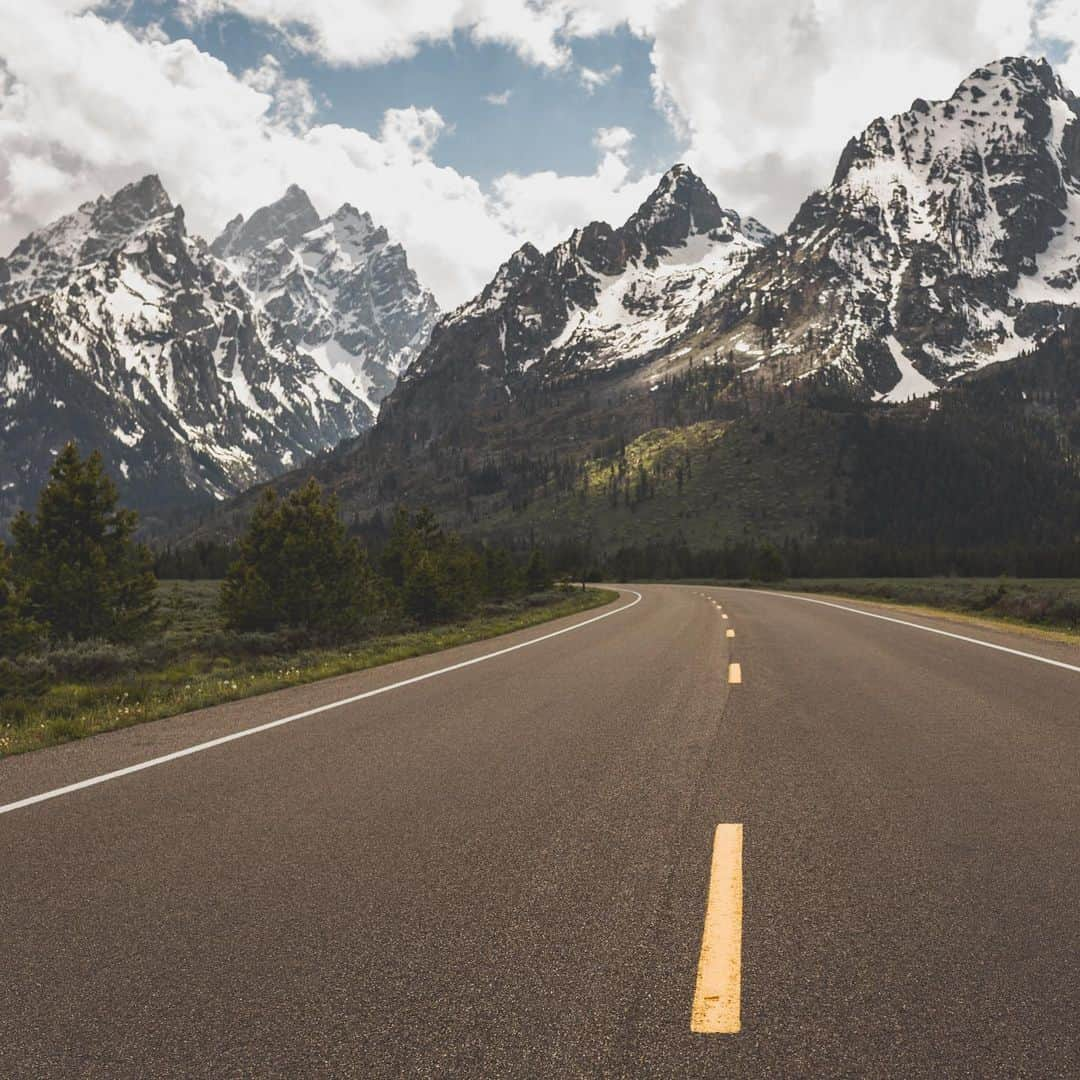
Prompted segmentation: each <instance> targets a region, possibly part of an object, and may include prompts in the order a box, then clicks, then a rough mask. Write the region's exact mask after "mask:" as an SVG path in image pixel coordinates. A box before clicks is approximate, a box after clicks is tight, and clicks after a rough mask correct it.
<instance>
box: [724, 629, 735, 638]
mask: <svg viewBox="0 0 1080 1080" xmlns="http://www.w3.org/2000/svg"><path fill="white" fill-rule="evenodd" d="M726 636H727V637H734V636H735V631H734V630H729V631H728V632H727V635H726Z"/></svg>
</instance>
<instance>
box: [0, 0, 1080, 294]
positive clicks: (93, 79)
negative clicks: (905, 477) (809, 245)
mask: <svg viewBox="0 0 1080 1080" xmlns="http://www.w3.org/2000/svg"><path fill="white" fill-rule="evenodd" d="M0 19H2V20H3V21H2V23H0V25H3V27H4V34H3V35H0V252H3V251H5V250H10V248H11V247H12V246H14V244H15V243H16V242H17V241H18V240H19V239H20V238H21V237H23V236H25V235H26V233H27V232H29V231H30V230H31V229H33V228H35V227H37V226H39V225H41V224H44V223H45V222H47V221H50V220H53V219H54V218H56V217H57V216H59V215H60V214H62V213H65V212H67V211H70V210H71V209H72V208H73V207H74V206H75V205H77V204H78V203H79V202H81V201H84V200H87V199H92V198H95V197H97V196H98V195H100V194H102V193H103V192H108V191H112V190H115V189H116V188H118V187H120V186H121V185H123V184H125V183H128V182H130V181H131V180H133V179H137V178H138V177H139V176H141V175H144V174H145V173H148V172H156V173H158V174H159V175H160V176H161V178H162V181H163V182H164V184H165V186H166V188H167V190H168V191H169V192H170V194H171V195H172V197H173V199H174V200H175V201H176V202H178V203H180V204H181V205H183V207H184V210H185V213H186V221H187V223H188V227H189V228H190V229H191V230H192V231H193V232H196V233H199V234H201V235H204V236H213V235H214V234H215V233H216V232H217V231H218V230H219V229H220V228H221V227H222V226H223V225H224V223H225V222H226V221H227V220H228V219H229V218H231V217H233V216H234V215H235V214H236V213H238V212H240V213H243V214H250V213H251V212H252V211H253V210H255V209H256V208H257V207H259V206H261V205H264V204H265V203H267V202H270V201H271V200H273V199H275V198H277V197H278V196H280V194H281V193H282V192H283V191H284V189H285V188H286V187H287V186H288V185H289V184H290V183H299V184H300V185H301V186H302V187H304V188H305V189H306V190H307V191H308V193H309V195H310V196H311V198H312V200H313V201H314V203H315V205H316V207H317V208H318V209H319V210H320V212H322V213H330V212H332V211H333V210H334V209H336V207H337V206H339V205H340V204H341V203H342V202H345V201H348V202H351V203H353V204H354V205H356V206H358V207H361V208H363V209H366V210H369V211H370V212H371V213H372V215H373V216H374V217H375V219H376V220H378V221H379V222H381V223H382V224H384V225H386V227H387V228H388V229H389V230H390V232H391V234H392V235H393V236H395V237H396V238H397V239H399V240H401V241H402V243H403V244H404V245H405V248H406V250H407V252H408V255H409V259H410V262H411V263H412V264H413V265H414V266H415V267H416V269H417V271H418V273H419V275H420V277H421V279H422V280H423V281H424V282H425V284H427V285H428V286H429V287H430V288H432V289H433V290H434V291H435V294H436V297H437V298H438V299H439V301H440V303H442V304H443V305H444V306H452V305H454V304H457V303H460V302H461V301H463V300H465V299H467V298H468V297H469V296H471V295H473V294H474V293H475V292H476V291H477V290H479V289H480V288H481V287H482V286H483V285H484V284H485V283H486V282H487V281H488V280H489V279H490V277H491V275H492V274H493V273H494V272H495V270H496V269H497V267H498V265H499V264H500V263H501V262H502V261H503V260H505V259H506V258H507V257H508V256H509V255H510V254H511V252H512V251H514V249H515V248H517V247H519V246H520V245H521V244H522V243H523V242H525V241H530V242H532V243H534V244H536V245H537V246H538V247H540V248H546V247H549V246H550V245H552V244H554V243H556V242H557V241H559V240H561V239H563V238H564V237H565V236H567V235H568V234H569V233H570V232H571V231H572V230H573V229H574V228H575V227H577V226H580V225H583V224H585V223H587V222H588V221H591V220H595V219H598V218H599V219H604V220H607V221H610V222H613V223H619V222H621V221H623V220H625V218H626V217H627V216H628V215H629V214H631V213H632V212H633V211H634V210H635V209H636V207H637V206H638V205H639V204H640V203H641V201H642V200H643V199H644V198H645V197H646V196H647V195H648V193H649V191H650V190H651V189H652V187H653V186H654V185H655V183H656V181H657V180H658V178H659V175H660V173H661V172H662V171H663V170H664V169H666V168H667V167H668V166H669V165H671V164H672V163H674V162H675V161H685V162H687V163H688V164H689V165H690V166H691V167H692V168H693V169H695V171H697V172H698V173H699V174H700V175H701V176H702V178H703V179H704V180H705V181H706V183H707V184H708V185H709V186H710V187H711V188H712V190H713V191H714V192H715V193H716V195H717V198H718V199H719V200H720V202H721V203H722V204H723V205H724V206H727V207H731V208H732V209H734V210H736V211H738V212H739V213H743V214H752V215H754V216H755V217H757V218H759V219H760V220H761V221H763V222H764V223H765V224H766V225H768V226H770V227H771V228H773V229H776V230H781V229H783V228H784V227H785V226H786V225H787V223H788V222H789V221H790V219H791V217H792V215H793V214H794V213H795V212H796V210H797V209H798V207H799V205H800V204H801V202H802V201H803V200H804V199H805V198H806V197H807V195H809V194H810V193H811V192H812V191H813V190H814V189H815V188H817V187H820V186H823V185H825V184H827V183H828V181H829V177H830V176H831V175H832V172H833V170H834V168H835V165H836V161H837V158H838V156H839V154H840V152H841V150H842V149H843V146H844V144H845V143H846V142H847V141H848V139H849V138H850V137H851V136H853V135H856V134H858V132H860V131H861V130H862V129H863V128H864V127H865V126H866V125H867V124H868V123H869V122H870V121H871V120H873V119H874V117H876V116H879V115H891V114H893V113H895V112H898V111H900V110H902V109H905V108H907V107H908V105H909V104H910V102H911V101H912V99H913V98H915V97H925V98H930V99H934V98H943V97H948V96H949V95H950V94H951V93H952V92H953V90H954V89H955V88H956V86H957V85H958V84H959V82H960V81H961V80H962V79H963V78H965V77H966V76H967V75H968V74H969V73H970V72H971V71H972V70H973V69H974V68H976V67H978V66H981V65H983V64H985V63H988V62H990V61H993V60H994V59H996V58H999V57H1001V56H1004V55H1009V54H1017V53H1024V52H1034V53H1045V54H1047V55H1049V56H1051V58H1052V59H1053V60H1054V61H1055V62H1056V63H1058V64H1059V65H1060V66H1059V71H1060V73H1061V74H1062V76H1063V78H1064V79H1065V81H1066V83H1067V84H1069V85H1072V86H1073V87H1075V88H1077V89H1080V45H1078V43H1080V0H906V2H905V3H904V4H902V5H901V4H897V3H895V0H762V2H759V3H755V4H749V3H747V2H746V0H347V2H345V0H35V2H34V3H33V4H28V3H27V2H26V0H0ZM267 57H270V58H271V59H270V60H267ZM507 94H508V96H507V97H506V99H505V104H503V105H498V104H492V103H491V101H490V100H489V99H491V98H496V99H497V98H498V97H499V96H500V95H507Z"/></svg>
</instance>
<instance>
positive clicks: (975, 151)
mask: <svg viewBox="0 0 1080 1080" xmlns="http://www.w3.org/2000/svg"><path fill="white" fill-rule="evenodd" d="M1078 261H1080V102H1078V100H1077V98H1076V97H1074V96H1073V94H1071V93H1070V92H1069V91H1068V90H1066V89H1065V88H1064V87H1063V86H1062V84H1061V82H1060V80H1059V79H1058V78H1057V77H1056V76H1055V75H1054V73H1053V71H1052V70H1051V69H1050V67H1049V66H1048V65H1047V64H1046V62H1045V61H1042V60H1030V59H1026V58H1008V59H1005V60H1001V61H999V62H997V63H994V64H990V65H988V66H987V67H985V68H980V69H979V70H977V71H975V72H974V73H973V74H972V75H971V76H970V77H969V78H967V79H965V80H964V81H963V82H962V83H961V84H960V86H959V87H958V88H957V90H956V92H955V93H954V94H953V96H952V97H951V98H949V99H948V100H947V101H939V102H933V103H931V102H927V101H923V100H921V99H919V100H916V101H915V102H914V103H913V104H912V106H911V108H910V109H909V110H908V111H907V112H905V113H901V114H899V115H897V116H894V117H892V118H891V119H888V120H885V119H879V120H875V121H874V123H872V124H871V125H870V126H869V127H868V128H867V129H866V130H865V131H864V132H863V133H862V134H861V135H860V136H859V137H858V138H855V139H852V140H851V142H850V143H849V144H848V145H847V147H846V148H845V150H844V152H843V154H842V155H841V158H840V161H839V164H838V166H837V169H836V174H835V177H834V179H833V181H832V183H831V185H830V186H829V187H828V188H827V189H826V190H824V191H822V192H818V193H816V194H814V195H812V196H811V197H810V198H809V199H808V200H807V201H806V202H805V203H804V205H803V207H802V208H801V210H800V211H799V213H798V215H797V216H796V218H795V220H794V221H793V222H792V224H791V227H790V228H789V229H788V231H787V232H786V233H785V234H784V235H783V237H781V239H780V241H779V242H778V243H777V244H776V245H775V246H774V247H773V248H772V249H770V250H769V251H768V252H766V253H764V254H763V255H762V256H761V257H760V258H758V259H756V260H754V262H753V263H752V264H751V265H750V266H749V267H748V268H747V269H746V270H745V271H744V273H743V274H742V275H740V277H739V278H738V279H737V280H735V281H733V282H732V283H731V287H730V288H729V289H728V290H727V291H726V292H725V293H724V294H723V295H722V296H720V297H719V298H718V299H717V301H716V302H715V303H714V304H713V305H711V307H710V310H709V311H708V312H707V313H706V318H705V319H704V320H703V322H704V325H705V326H706V328H707V331H708V332H707V334H706V335H704V337H703V339H702V340H704V341H706V342H707V343H708V345H709V347H710V348H711V350H712V351H713V352H714V354H716V355H720V356H726V357H727V358H729V359H731V360H732V361H733V362H734V363H736V364H737V365H738V366H739V367H740V368H741V369H742V370H744V371H747V372H749V373H753V374H754V376H755V378H757V379H760V380H762V381H765V382H768V383H771V384H773V385H776V384H784V383H790V382H792V381H794V380H798V379H801V378H804V377H806V376H808V375H810V374H812V373H814V372H816V371H820V370H822V369H830V370H831V371H832V372H833V373H834V374H836V375H838V376H839V377H840V378H841V380H842V381H843V382H845V383H846V384H847V385H848V386H849V387H850V388H851V389H852V390H854V391H855V392H856V393H857V394H859V395H862V396H869V397H874V398H878V399H882V398H883V399H885V400H889V401H899V400H905V399H907V398H910V397H912V396H921V395H925V394H927V393H932V392H933V391H934V389H936V387H938V386H940V385H942V384H944V383H945V382H946V381H948V380H949V379H952V378H955V377H956V376H957V375H960V374H963V373H966V372H970V371H972V370H975V369H977V368H980V367H982V366H984V365H986V364H990V363H994V362H996V361H1000V360H1007V359H1010V358H1012V357H1014V356H1016V355H1017V354H1018V353H1020V352H1021V351H1023V350H1025V349H1027V348H1030V347H1032V346H1033V345H1035V344H1037V343H1038V342H1040V341H1042V340H1044V339H1045V337H1046V336H1047V335H1048V333H1050V332H1051V330H1052V329H1054V328H1056V327H1058V326H1059V325H1061V323H1062V318H1063V315H1064V314H1065V313H1066V312H1067V311H1068V310H1070V309H1071V308H1073V307H1075V306H1076V305H1077V303H1078V302H1080V290H1078V289H1077V279H1078Z"/></svg>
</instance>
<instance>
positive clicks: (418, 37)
mask: <svg viewBox="0 0 1080 1080" xmlns="http://www.w3.org/2000/svg"><path fill="white" fill-rule="evenodd" d="M179 11H180V13H181V14H182V15H183V16H184V17H185V18H187V19H188V20H189V21H192V22H195V21H198V20H203V19H206V18H208V17H210V16H213V15H219V14H221V13H223V12H226V11H232V12H236V13H237V14H240V15H244V16H246V17H247V18H249V19H256V20H258V21H260V22H263V23H265V24H267V25H269V26H272V27H273V28H274V29H275V30H277V31H278V32H279V33H281V34H282V35H283V36H284V37H286V38H287V39H288V40H289V42H290V43H291V44H292V45H293V47H295V48H297V49H300V50H302V51H304V52H307V53H311V54H313V55H316V56H318V57H320V58H321V59H323V60H325V61H327V62H329V63H331V64H382V63H386V62H387V61H390V60H401V59H405V58H408V57H411V56H415V55H416V52H417V50H418V49H419V48H420V47H421V46H422V45H424V44H426V43H428V42H432V41H445V40H446V39H448V38H450V37H452V36H453V35H454V34H455V33H456V32H459V31H460V32H462V33H467V34H468V35H469V36H470V37H472V39H473V40H474V41H477V42H480V43H497V44H500V45H506V46H508V47H509V48H512V49H513V50H514V51H515V52H517V54H518V55H519V56H520V57H521V58H522V59H523V60H525V61H527V62H528V63H531V64H538V65H540V66H542V67H548V68H554V67H561V66H563V65H564V64H566V63H567V61H568V60H569V57H570V50H569V48H568V46H567V45H566V43H565V41H564V40H563V39H562V30H563V27H564V26H565V24H566V20H567V10H566V7H565V5H564V4H563V3H561V2H554V3H550V2H546V0H540V2H534V0H440V2H438V3H432V2H431V0H352V2H350V3H342V0H179Z"/></svg>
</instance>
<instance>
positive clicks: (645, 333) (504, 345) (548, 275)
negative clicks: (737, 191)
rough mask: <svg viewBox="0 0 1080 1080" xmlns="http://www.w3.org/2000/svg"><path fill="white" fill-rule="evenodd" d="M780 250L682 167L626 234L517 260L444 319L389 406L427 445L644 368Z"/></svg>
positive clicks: (584, 235)
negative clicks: (466, 422)
mask: <svg viewBox="0 0 1080 1080" xmlns="http://www.w3.org/2000/svg"><path fill="white" fill-rule="evenodd" d="M770 240H771V234H770V233H769V232H768V230H767V229H765V227H764V226H763V225H761V224H759V223H758V222H756V221H754V220H753V219H752V218H750V219H746V220H744V219H742V218H741V217H740V216H739V215H738V214H737V213H735V212H734V211H733V210H725V209H723V208H722V207H721V206H720V205H719V203H718V202H717V201H716V198H715V196H714V195H713V194H712V192H710V191H709V190H708V188H707V187H706V186H705V185H704V184H703V183H702V181H701V180H700V179H699V178H698V177H697V176H696V175H695V174H694V173H693V172H692V171H691V170H690V169H689V168H687V167H686V166H685V165H676V166H674V167H673V168H672V169H670V170H669V171H668V172H667V173H666V174H665V175H664V177H663V178H662V179H661V181H660V183H659V185H658V187H657V188H656V190H655V191H654V192H653V193H652V194H651V195H650V196H649V198H648V199H647V200H646V201H645V202H644V203H643V204H642V206H641V207H640V208H639V209H638V210H637V212H636V213H635V214H633V215H632V216H631V217H630V218H629V219H628V220H627V221H626V223H625V224H623V225H622V226H621V227H619V228H613V227H612V226H610V225H608V224H606V223H604V222H593V223H592V224H590V225H587V226H586V227H585V228H583V229H578V230H576V231H575V232H574V233H573V235H572V236H570V237H569V238H568V239H567V240H565V241H563V242H562V243H560V244H558V245H556V246H555V247H554V248H552V249H551V250H550V251H549V252H547V253H546V254H541V253H540V252H539V251H538V250H537V249H536V248H535V247H533V246H532V245H531V244H525V245H524V246H523V247H521V248H520V249H519V250H518V251H516V252H515V253H514V254H513V255H512V256H511V257H510V259H509V260H507V262H506V263H504V264H503V265H502V266H501V267H500V268H499V270H498V272H497V273H496V275H495V277H494V278H493V279H492V281H491V282H490V283H489V284H488V285H487V286H486V287H485V288H484V290H483V291H482V292H481V293H480V295H479V296H478V297H476V298H475V299H473V300H471V301H469V302H468V303H466V304H463V305H462V306H461V307H459V308H458V309H457V310H456V311H453V312H451V313H450V314H448V315H446V316H444V317H443V318H442V319H441V320H440V321H439V322H438V323H437V324H436V326H435V329H434V331H433V332H432V336H431V342H430V344H429V345H428V347H427V348H426V349H425V350H424V351H423V353H421V355H420V357H419V358H418V359H417V360H416V362H415V363H414V364H413V365H412V367H410V368H409V369H408V371H406V373H405V374H404V376H403V377H402V379H401V381H400V382H399V384H398V387H397V389H396V390H395V391H394V393H393V394H391V395H390V396H389V397H388V398H387V400H386V402H385V403H384V407H383V412H382V414H381V420H380V429H381V431H382V432H383V433H384V434H386V435H388V436H389V437H391V438H392V437H394V436H393V435H390V432H392V431H393V430H394V429H395V427H396V425H397V423H398V421H399V420H400V421H401V422H402V423H405V424H407V425H408V426H409V427H410V429H411V430H413V431H414V432H416V433H417V434H418V437H420V438H428V437H431V435H433V434H434V433H437V432H439V431H445V430H447V429H448V427H450V426H453V425H456V424H458V423H459V422H460V421H461V420H462V417H463V415H466V414H468V413H469V412H470V410H472V409H475V408H477V407H488V408H491V407H496V408H498V407H501V406H505V405H506V403H507V400H508V398H509V399H514V398H515V397H520V396H521V395H522V394H527V393H530V392H533V391H535V390H536V389H537V388H543V387H552V386H555V385H558V384H559V383H560V382H563V381H565V379H566V378H568V377H569V378H574V377H577V376H579V375H583V374H584V375H585V376H591V375H604V374H610V373H612V372H616V371H620V370H627V369H632V368H636V367H639V366H641V365H643V364H645V363H646V362H647V361H648V360H649V359H650V358H651V357H653V356H656V355H659V354H662V353H663V352H664V351H665V349H666V348H667V347H668V346H670V344H671V342H672V341H674V340H676V339H677V338H678V337H679V336H680V335H682V334H684V333H685V329H686V326H687V323H688V321H689V320H690V319H691V318H692V317H693V316H694V314H695V312H696V311H697V310H698V308H699V307H700V306H701V305H702V303H703V302H705V301H707V300H709V299H710V298H711V297H713V296H714V295H715V293H716V292H717V290H719V289H721V288H723V286H724V285H725V283H726V282H727V281H729V280H730V279H731V278H732V277H733V276H734V275H735V274H736V273H737V272H738V271H739V269H740V268H741V267H742V266H743V265H744V264H745V262H746V261H747V259H748V258H749V257H750V256H751V254H752V253H753V252H754V251H756V250H758V249H759V248H761V246H762V245H764V244H766V243H768V242H769V241H770Z"/></svg>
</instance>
